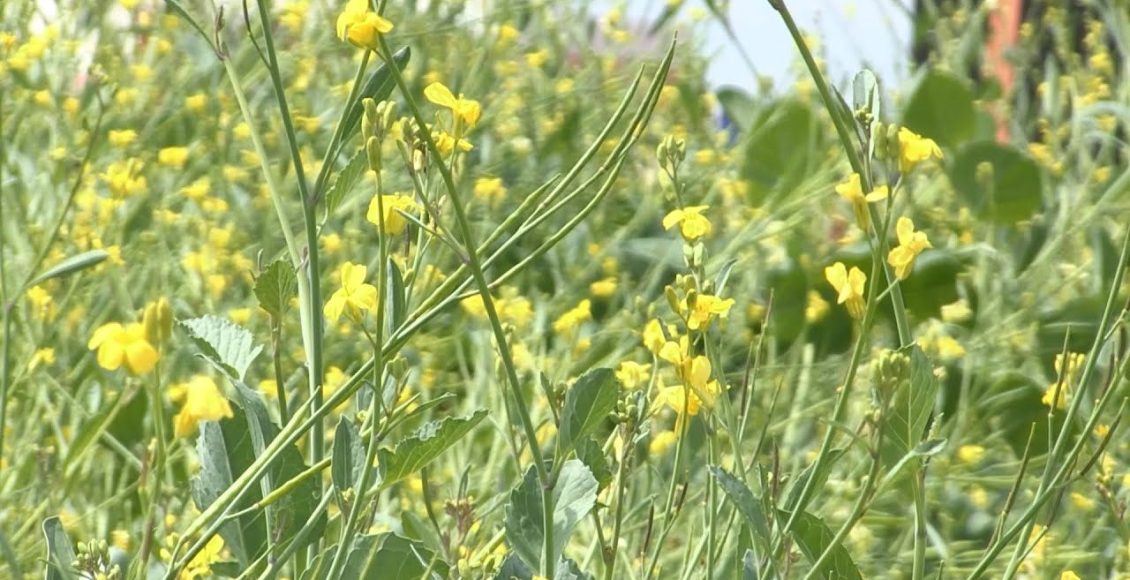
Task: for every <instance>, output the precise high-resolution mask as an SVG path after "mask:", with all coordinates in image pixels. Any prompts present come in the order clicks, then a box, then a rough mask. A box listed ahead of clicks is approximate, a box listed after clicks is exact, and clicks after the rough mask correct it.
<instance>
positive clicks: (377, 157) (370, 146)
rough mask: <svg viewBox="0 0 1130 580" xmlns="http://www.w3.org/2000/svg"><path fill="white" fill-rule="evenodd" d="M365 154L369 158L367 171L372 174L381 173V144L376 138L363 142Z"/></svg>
mask: <svg viewBox="0 0 1130 580" xmlns="http://www.w3.org/2000/svg"><path fill="white" fill-rule="evenodd" d="M365 153H366V154H367V155H368V156H369V169H370V170H372V171H373V173H380V172H381V143H380V141H378V140H377V138H376V137H369V138H368V139H366V140H365Z"/></svg>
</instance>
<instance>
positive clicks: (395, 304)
mask: <svg viewBox="0 0 1130 580" xmlns="http://www.w3.org/2000/svg"><path fill="white" fill-rule="evenodd" d="M388 298H389V300H388V302H387V304H388V314H387V316H386V318H387V320H388V330H389V334H392V332H393V331H395V330H396V329H398V328H400V325H401V324H403V323H404V319H405V318H406V317H407V316H408V306H407V298H406V296H405V292H404V275H403V274H401V273H400V266H397V265H396V261H395V260H393V259H391V258H390V259H389V261H388Z"/></svg>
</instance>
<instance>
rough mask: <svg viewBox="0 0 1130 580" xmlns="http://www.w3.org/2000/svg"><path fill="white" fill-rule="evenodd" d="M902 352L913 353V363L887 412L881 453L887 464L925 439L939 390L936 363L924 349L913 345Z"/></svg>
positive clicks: (911, 356) (898, 459) (900, 457)
mask: <svg viewBox="0 0 1130 580" xmlns="http://www.w3.org/2000/svg"><path fill="white" fill-rule="evenodd" d="M899 352H901V353H902V354H905V355H906V356H907V357H909V359H910V365H909V367H908V372H907V377H906V378H905V379H904V380H902V381H899V383H898V385H897V386H896V387H895V392H894V394H893V395H892V396H893V397H894V398H893V400H892V401H891V403H890V406H889V407H888V410H887V413H886V415H885V420H886V426H885V428H884V431H883V440H882V445H881V447H880V455H881V457H882V459H883V464H884V465H887V466H894V465H895V464H897V463H898V462H899V461H901V460H902V459H903V457H904V456H906V455H907V454H908V453H910V452H911V451H913V450H914V448H915V447H917V446H918V444H919V443H921V442H922V438H923V437H925V435H926V427H927V425H928V424H929V422H930V415H931V414H932V413H933V412H934V404H935V401H936V399H937V394H938V378H937V377H935V376H934V365H933V364H932V363H931V362H930V359H929V358H927V357H926V355H925V354H923V353H922V349H921V348H919V347H918V346H917V345H912V346H910V347H908V348H904V349H902V350H901V351H899Z"/></svg>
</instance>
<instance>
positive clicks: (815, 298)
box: [804, 290, 830, 324]
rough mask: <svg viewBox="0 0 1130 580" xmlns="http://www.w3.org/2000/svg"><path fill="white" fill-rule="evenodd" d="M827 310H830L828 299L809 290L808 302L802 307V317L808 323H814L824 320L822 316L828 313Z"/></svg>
mask: <svg viewBox="0 0 1130 580" xmlns="http://www.w3.org/2000/svg"><path fill="white" fill-rule="evenodd" d="M828 310H830V307H829V306H828V301H827V300H824V297H823V296H821V295H820V293H819V292H817V291H815V290H809V291H808V304H807V305H805V307H804V319H805V320H806V321H807V322H808V323H809V324H815V323H817V322H820V321H821V320H824V317H825V316H827V315H828Z"/></svg>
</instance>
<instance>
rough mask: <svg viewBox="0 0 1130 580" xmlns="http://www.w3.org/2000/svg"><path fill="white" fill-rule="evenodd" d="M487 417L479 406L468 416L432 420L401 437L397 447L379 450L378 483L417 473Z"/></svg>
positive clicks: (391, 482) (386, 484) (393, 481)
mask: <svg viewBox="0 0 1130 580" xmlns="http://www.w3.org/2000/svg"><path fill="white" fill-rule="evenodd" d="M486 416H487V410H486V409H479V410H478V411H475V412H474V413H473V414H471V416H469V417H447V418H445V419H443V420H442V421H432V422H430V423H427V424H425V425H423V426H422V427H420V428H419V429H417V430H416V432H415V433H414V434H412V435H411V436H409V437H406V438H405V439H403V440H401V441H400V443H398V444H397V445H396V449H394V450H392V451H390V450H388V449H378V450H377V457H378V463H377V466H378V467H377V468H378V471H379V473H380V476H381V485H382V486H389V485H392V484H394V483H396V482H398V481H400V480H401V479H404V478H405V477H408V476H409V475H411V474H413V473H416V472H417V471H419V470H420V469H421V468H423V467H425V466H426V465H427V464H429V463H431V462H432V461H433V460H435V459H436V458H437V457H439V456H440V454H441V453H443V452H444V451H445V450H447V448H448V447H451V446H452V445H454V444H455V443H456V442H457V441H459V440H460V439H462V438H463V436H464V435H466V434H467V433H470V432H471V429H474V428H475V425H478V424H479V422H480V421H482V420H483V419H484V418H486Z"/></svg>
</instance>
